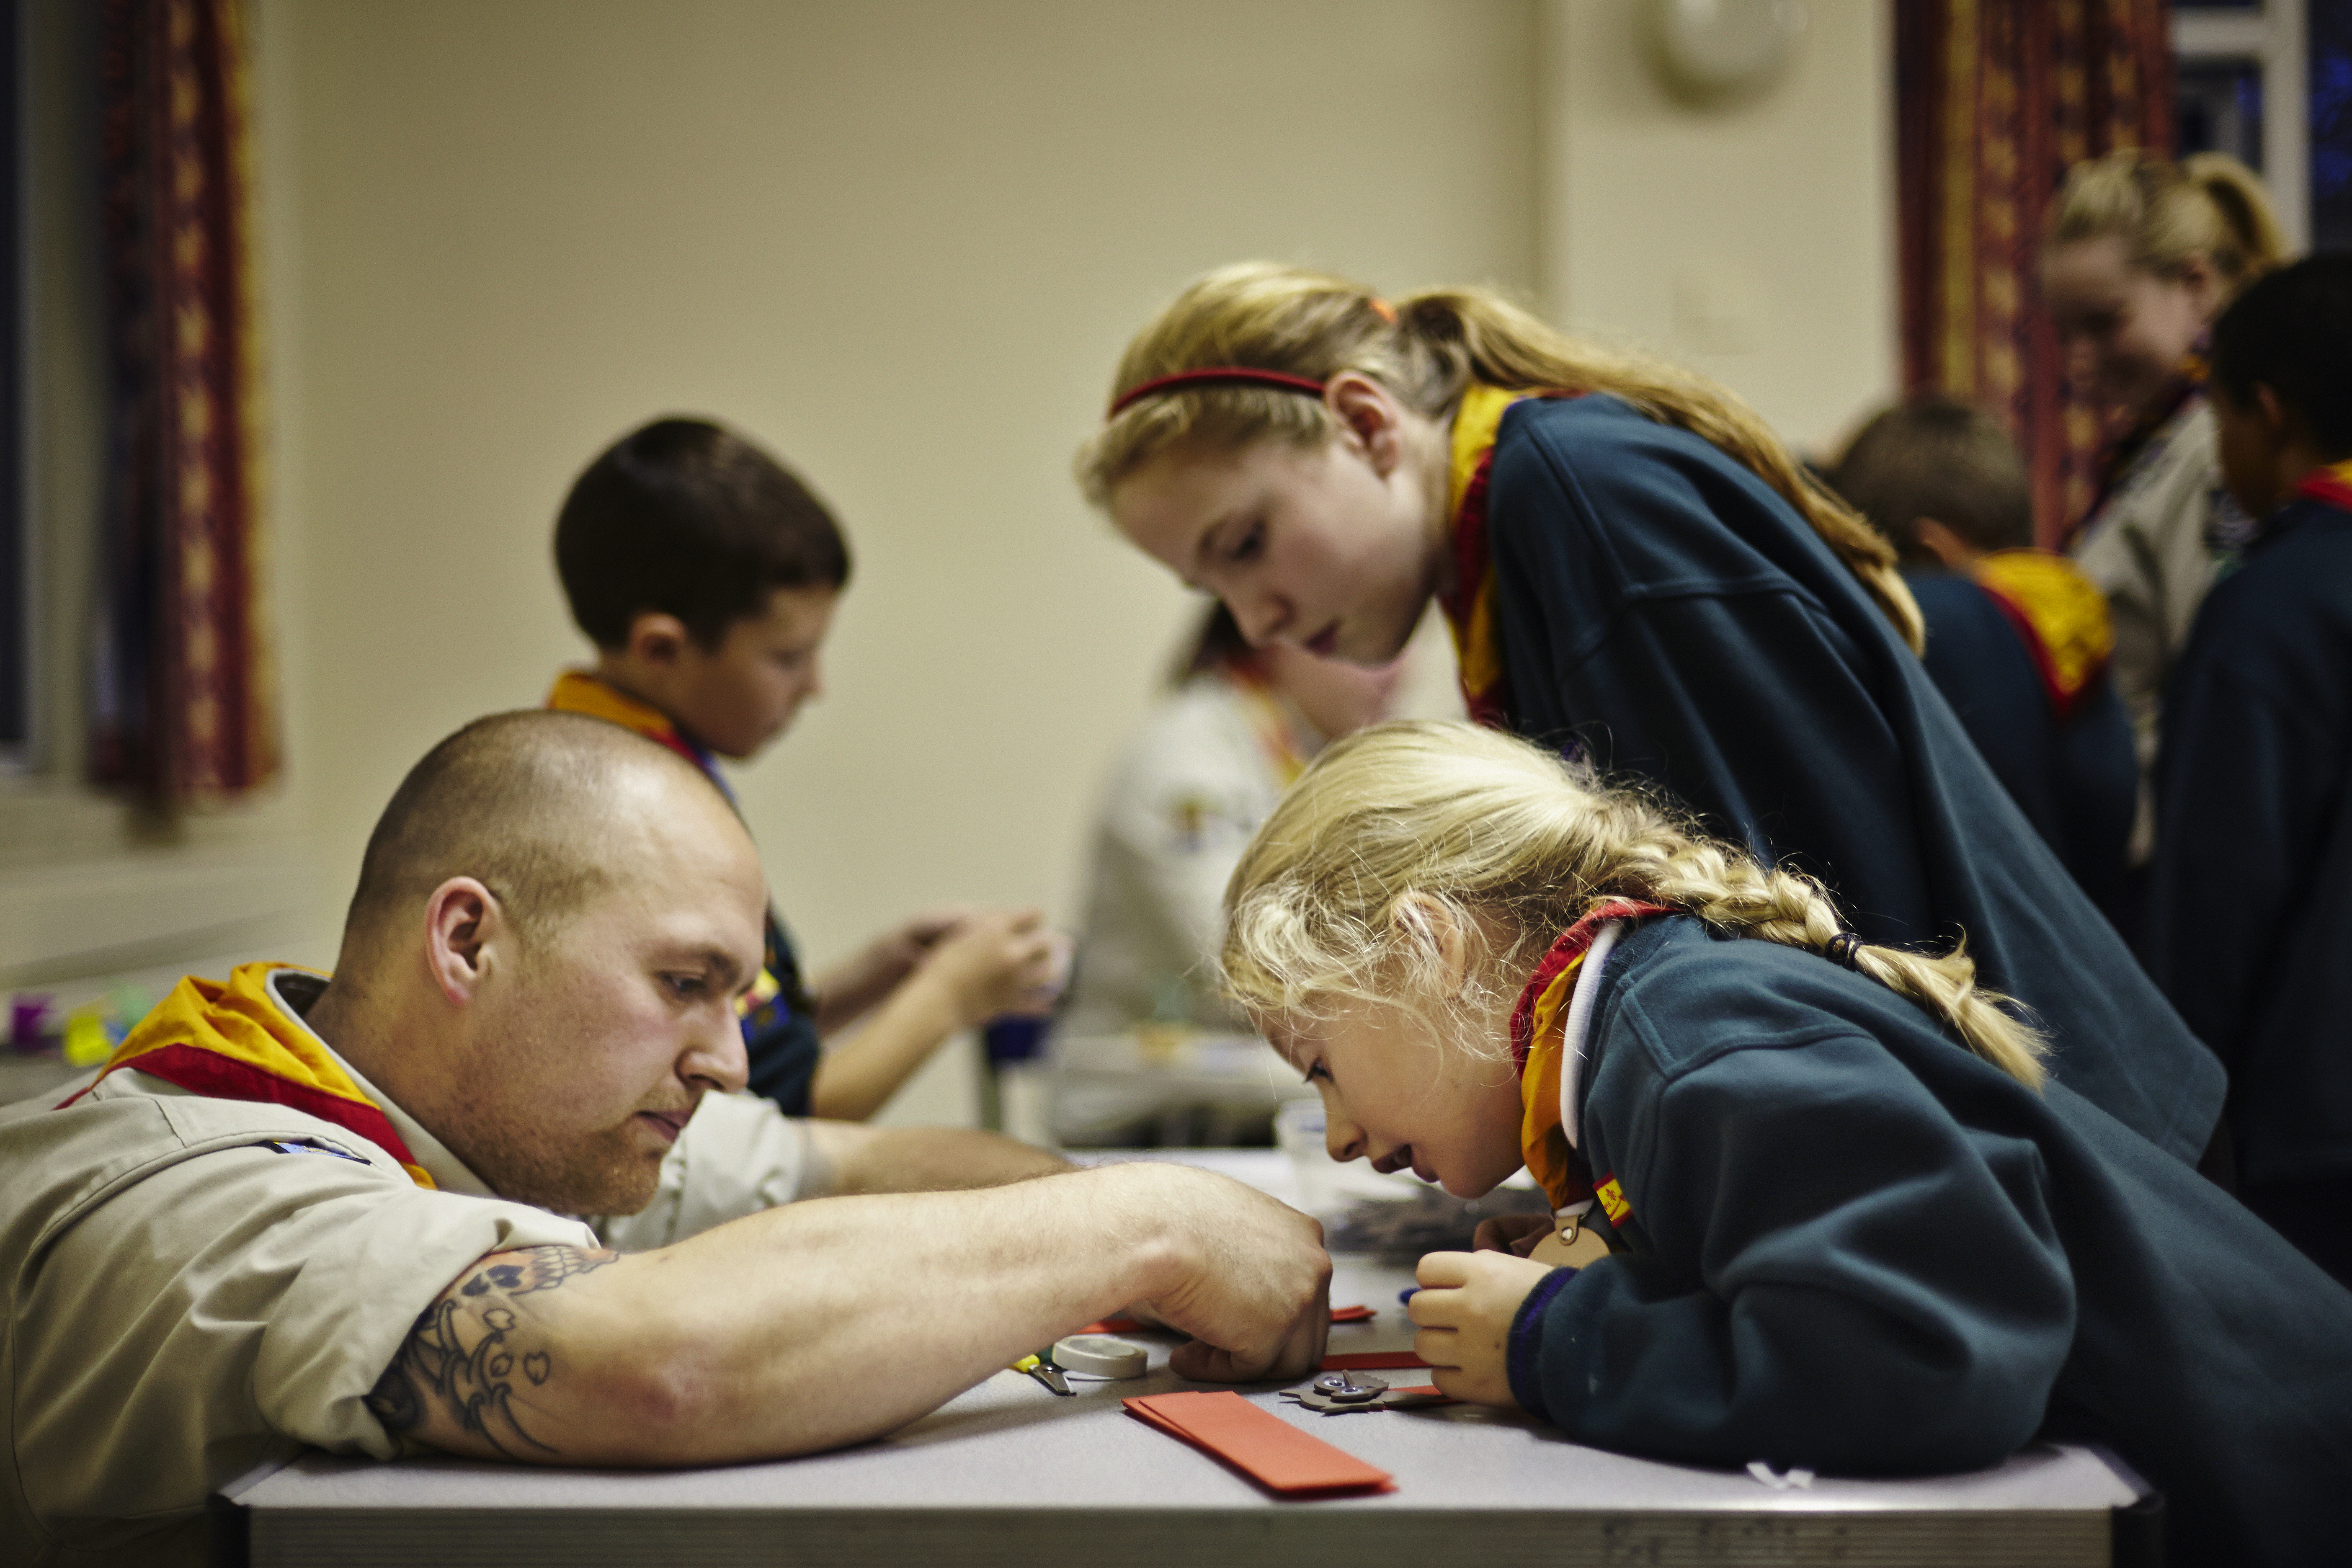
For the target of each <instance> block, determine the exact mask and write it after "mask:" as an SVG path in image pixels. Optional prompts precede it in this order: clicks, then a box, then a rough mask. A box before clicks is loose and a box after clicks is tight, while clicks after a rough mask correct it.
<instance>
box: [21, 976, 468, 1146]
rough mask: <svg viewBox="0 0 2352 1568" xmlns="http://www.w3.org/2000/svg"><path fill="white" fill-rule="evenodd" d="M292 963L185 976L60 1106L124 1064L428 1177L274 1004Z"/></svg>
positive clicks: (379, 1110) (379, 1112) (339, 1069)
mask: <svg viewBox="0 0 2352 1568" xmlns="http://www.w3.org/2000/svg"><path fill="white" fill-rule="evenodd" d="M293 967H294V965H292V964H289V963H240V964H238V965H237V966H236V968H235V969H233V970H231V971H230V972H229V976H228V981H227V983H226V984H222V983H221V982H219V981H216V980H199V979H197V978H196V977H195V976H194V975H193V974H191V975H188V976H186V977H184V979H182V980H181V982H180V983H179V984H177V985H174V986H173V987H172V994H170V995H168V996H166V997H164V998H163V1001H162V1003H160V1004H159V1005H157V1006H156V1007H155V1010H154V1011H152V1012H151V1013H149V1014H148V1015H147V1016H145V1017H144V1018H142V1019H141V1020H140V1021H139V1022H138V1024H137V1025H136V1026H133V1027H132V1029H131V1032H130V1033H129V1034H127V1035H125V1036H123V1037H122V1043H121V1045H119V1046H117V1047H114V1051H113V1053H112V1054H111V1055H110V1056H109V1057H108V1058H106V1065H105V1066H104V1067H103V1068H100V1069H99V1074H98V1077H96V1078H94V1079H91V1080H90V1081H89V1087H88V1088H85V1089H79V1090H78V1091H77V1092H76V1093H75V1094H74V1095H73V1096H72V1097H71V1098H69V1099H68V1100H64V1101H62V1102H61V1103H60V1104H59V1105H58V1110H64V1109H65V1108H66V1107H67V1106H68V1105H71V1104H72V1103H73V1102H74V1101H75V1100H79V1099H80V1098H81V1097H82V1096H83V1095H85V1094H88V1093H89V1091H90V1089H96V1088H97V1087H98V1086H99V1085H100V1084H101V1083H104V1082H105V1081H106V1079H107V1077H108V1075H109V1074H111V1073H113V1072H115V1071H116V1070H117V1069H119V1068H137V1069H138V1070H139V1071H141V1072H143V1073H146V1074H148V1075H149V1076H150V1077H152V1078H160V1079H163V1081H164V1082H166V1083H173V1084H177V1085H179V1087H181V1088H182V1089H186V1090H187V1091H188V1092H189V1093H191V1094H201V1095H205V1096H208V1097H209V1098H211V1099H214V1100H246V1101H248V1102H250V1103H254V1104H260V1105H283V1106H287V1107H289V1108H291V1109H292V1110H299V1111H303V1112H305V1113H306V1114H308V1115H311V1116H315V1117H317V1118H318V1119H319V1120H320V1121H327V1122H331V1123H333V1124H334V1125H335V1126H337V1127H340V1128H341V1129H342V1130H343V1131H346V1132H349V1133H350V1134H352V1136H353V1137H355V1138H364V1139H366V1140H367V1141H368V1142H371V1143H373V1144H374V1145H375V1146H376V1147H377V1148H379V1149H381V1150H383V1152H385V1153H387V1154H389V1155H391V1156H392V1157H393V1158H394V1159H395V1160H397V1161H399V1162H400V1168H401V1169H402V1170H404V1171H406V1172H407V1173H408V1179H409V1180H410V1181H412V1182H415V1184H417V1185H418V1186H420V1187H425V1188H427V1189H431V1188H432V1187H433V1186H434V1181H433V1177H432V1176H431V1175H430V1174H429V1173H427V1172H426V1171H425V1167H424V1166H422V1165H420V1164H418V1163H416V1156H415V1154H413V1153H411V1152H409V1148H408V1144H407V1142H405V1141H404V1140H403V1139H402V1137H401V1136H400V1134H399V1133H397V1132H395V1131H393V1127H392V1119H391V1118H390V1117H388V1116H386V1115H385V1114H384V1113H383V1107H381V1106H379V1105H377V1104H376V1102H375V1101H374V1100H370V1099H369V1098H368V1097H367V1095H366V1094H365V1093H364V1092H362V1090H361V1089H360V1086H359V1085H358V1084H356V1083H354V1082H352V1075H351V1074H350V1073H349V1072H347V1071H345V1070H344V1068H343V1066H342V1064H341V1063H340V1062H338V1061H337V1060H336V1059H335V1058H334V1057H333V1056H332V1055H331V1054H330V1053H329V1052H328V1051H327V1050H326V1048H325V1047H323V1046H321V1045H320V1042H319V1039H318V1037H316V1036H315V1035H313V1034H311V1033H310V1030H308V1029H305V1028H303V1027H301V1026H299V1025H298V1024H296V1023H295V1022H294V1021H293V1020H292V1019H290V1018H289V1017H287V1016H286V1014H285V1012H284V1011H283V1010H282V1009H281V1008H279V1006H278V1002H277V999H276V998H275V997H273V996H272V995H271V994H270V993H269V973H270V972H271V971H272V970H278V969H291V968H293Z"/></svg>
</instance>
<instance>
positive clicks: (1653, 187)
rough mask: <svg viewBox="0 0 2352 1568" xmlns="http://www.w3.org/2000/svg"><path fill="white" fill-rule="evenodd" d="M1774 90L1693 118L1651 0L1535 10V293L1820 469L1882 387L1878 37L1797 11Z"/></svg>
mask: <svg viewBox="0 0 2352 1568" xmlns="http://www.w3.org/2000/svg"><path fill="white" fill-rule="evenodd" d="M1805 9H1806V12H1807V15H1808V17H1809V26H1808V27H1807V30H1806V37H1805V38H1804V40H1803V42H1802V43H1801V46H1800V47H1799V49H1798V52H1797V55H1796V58H1795V59H1794V61H1793V62H1792V64H1791V66H1790V69H1789V71H1788V73H1787V75H1786V76H1784V77H1783V78H1782V79H1780V81H1779V83H1778V84H1777V85H1775V86H1774V87H1773V88H1771V89H1770V90H1769V91H1768V92H1766V93H1765V94H1763V95H1762V96H1761V97H1759V98H1757V99H1755V100H1752V101H1749V102H1746V103H1740V104H1734V105H1730V106H1727V107H1719V108H1697V107H1693V106H1691V105H1689V104H1687V103H1685V102H1681V101H1678V100H1676V99H1675V97H1673V96H1672V95H1670V94H1669V93H1668V92H1667V91H1666V89H1664V87H1663V86H1662V85H1661V82H1660V77H1659V74H1658V72H1657V71H1656V70H1655V69H1654V67H1653V63H1652V58H1651V54H1650V50H1651V43H1650V37H1651V35H1650V34H1649V32H1648V31H1647V29H1646V26H1645V23H1646V22H1647V20H1648V14H1649V13H1650V12H1651V10H1652V6H1651V5H1650V4H1649V0H1542V5H1541V35H1542V41H1541V45H1540V49H1541V55H1540V58H1541V62H1542V63H1541V67H1540V69H1539V80H1540V88H1539V93H1540V99H1539V102H1540V108H1539V111H1538V112H1539V116H1540V120H1541V127H1540V131H1539V132H1538V134H1539V138H1540V141H1539V145H1540V148H1541V173H1540V175H1539V183H1540V188H1541V199H1542V212H1541V215H1540V217H1539V219H1538V241H1537V244H1538V252H1539V262H1538V270H1539V272H1540V275H1541V285H1540V286H1541V289H1542V293H1543V297H1544V300H1545V302H1546V304H1547V306H1548V307H1549V311H1550V313H1551V314H1552V316H1553V318H1554V319H1555V320H1557V321H1559V322H1560V323H1561V324H1562V325H1564V326H1569V327H1571V328H1574V329H1576V330H1579V331H1589V332H1592V333H1594V334H1596V335H1601V336H1605V337H1608V338H1612V339H1614V340H1617V341H1625V342H1635V343H1639V344H1642V345H1643V346H1646V347H1648V348H1651V349H1654V350H1655V351H1657V352H1660V353H1664V354H1666V355H1668V356H1669V357H1671V358H1674V359H1676V360H1679V361H1681V362H1682V363H1685V364H1688V365H1690V366H1692V367H1693V368H1695V369H1698V370H1702V371H1705V372H1706V374H1710V375H1712V376H1714V377H1716V378H1717V379H1718V380H1720V381H1722V382H1724V383H1725V384H1727V385H1729V386H1730V387H1731V388H1732V389H1733V390H1734V391H1736V392H1738V393H1739V394H1740V395H1742V396H1744V397H1746V398H1747V399H1748V402H1750V403H1752V404H1753V405H1755V406H1756V407H1757V409H1758V411H1759V412H1760V413H1761V414H1762V415H1763V416H1764V417H1765V418H1766V419H1767V420H1769V422H1770V423H1771V424H1772V425H1773V426H1774V427H1775V428H1777V429H1778V430H1780V433H1781V435H1782V436H1783V437H1786V438H1788V439H1789V440H1790V441H1791V442H1793V443H1795V444H1797V445H1799V446H1800V447H1806V448H1811V449H1818V448H1819V447H1822V446H1823V445H1825V444H1827V443H1829V442H1830V441H1832V439H1833V438H1835V437H1838V436H1839V435H1840V434H1841V433H1842V432H1843V431H1844V430H1845V429H1846V428H1847V427H1848V426H1850V425H1851V424H1853V422H1855V421H1856V420H1857V419H1858V417H1859V416H1861V415H1863V414H1864V413H1865V412H1867V411H1868V410H1869V409H1870V408H1871V406H1872V405H1875V404H1877V403H1879V402H1882V401H1884V400H1885V399H1886V398H1889V397H1891V396H1892V395H1894V392H1895V385H1896V377H1897V366H1896V358H1897V338H1896V316H1895V311H1896V305H1895V173H1894V168H1895V163H1894V160H1895V131H1894V107H1893V89H1894V82H1893V58H1894V40H1893V37H1892V33H1891V28H1892V26H1893V17H1892V15H1891V11H1890V8H1889V7H1888V6H1887V5H1886V4H1885V0H1811V3H1810V4H1809V5H1807V6H1806V7H1805Z"/></svg>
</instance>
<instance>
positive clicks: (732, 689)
mask: <svg viewBox="0 0 2352 1568" xmlns="http://www.w3.org/2000/svg"><path fill="white" fill-rule="evenodd" d="M555 562H556V570H557V572H558V574H560V575H561V576H562V581H563V591H564V595H565V596H566V598H567V599H568V600H569V601H570V603H571V606H572V619H573V620H574V621H576V622H577V623H578V624H579V626H580V629H581V630H582V631H583V632H585V633H586V634H587V635H588V637H589V640H590V641H592V642H593V643H594V644H595V647H596V658H595V663H594V664H593V666H592V667H591V668H587V669H574V670H567V671H565V672H564V673H563V674H562V676H561V677H559V678H558V679H557V680H556V683H555V687H554V689H553V690H552V691H551V692H550V693H549V694H548V699H547V703H548V706H549V707H551V708H555V709H560V710H566V711H570V712H575V713H586V714H591V715H593V716H594V717H597V718H601V719H607V720H610V721H613V722H614V723H617V724H622V725H625V726H626V727H627V728H629V729H631V730H634V731H636V732H637V733H639V734H641V735H645V736H647V737H649V738H650V739H653V740H655V741H658V742H661V743H662V744H663V745H665V746H667V747H669V748H670V749H671V750H672V751H675V752H677V753H679V754H680V755H681V756H684V757H686V758H687V759H688V760H689V761H690V762H692V763H694V764H695V765H696V766H697V767H699V768H700V769H702V771H703V772H704V773H708V774H709V776H710V778H711V779H712V781H713V782H714V783H717V784H719V788H720V789H721V790H722V791H727V793H728V795H729V798H730V799H732V798H733V792H732V791H731V790H729V789H728V785H727V783H726V780H725V778H724V776H723V775H722V774H721V773H720V772H719V763H718V759H719V757H727V758H730V759H732V760H741V759H744V758H748V757H751V756H753V755H756V754H757V753H758V752H761V750H763V749H764V748H766V747H767V746H768V744H769V743H770V742H773V741H774V740H775V739H776V738H777V737H778V736H780V735H782V733H783V732H784V731H785V730H786V729H787V728H788V727H790V725H791V723H792V721H793V716H794V715H795V714H797V713H798V712H799V710H800V708H801V706H802V704H803V703H805V702H807V701H809V700H812V699H813V698H814V697H816V696H817V695H819V693H820V692H821V690H822V689H823V688H822V682H821V679H820V676H819V668H818V655H819V651H820V649H821V648H822V647H823V645H824V637H825V634H826V632H827V631H828V630H829V629H830V628H831V626H832V623H833V614H834V608H835V604H836V603H837V602H838V600H839V598H840V596H841V593H842V590H843V589H844V588H845V587H846V586H847V585H848V582H849V569H850V561H849V546H848V544H847V542H845V540H844V539H843V537H842V534H841V529H840V526H839V525H838V524H837V523H835V521H834V519H833V516H832V514H831V513H830V512H828V511H827V510H826V509H825V507H824V503H823V502H821V501H819V500H817V499H816V497H815V496H814V495H813V494H811V493H810V491H809V489H808V487H807V486H805V485H803V483H802V482H801V481H800V479H798V478H797V477H795V476H794V475H793V473H792V472H791V470H789V469H787V468H784V466H783V465H782V464H781V463H779V462H777V461H776V460H775V459H774V458H772V457H770V456H769V455H768V454H767V453H765V452H763V451H761V449H760V448H759V447H755V446H753V445H752V444H751V442H749V441H747V440H745V439H743V437H740V436H738V435H736V434H734V433H733V432H732V431H730V430H727V429H725V428H723V427H721V426H718V425H715V424H713V423H711V422H709V421H708V420H702V419H683V418H667V419H657V420H656V421H654V422H653V423H651V424H649V425H646V426H643V427H642V428H640V429H638V430H635V431H633V432H631V433H630V434H629V435H627V436H625V437H622V438H621V439H620V440H619V441H617V442H615V443H614V444H613V446H611V447H608V448H606V449H605V451H604V453H603V454H602V455H601V456H599V457H598V458H596V460H595V461H594V462H593V463H591V464H590V465H589V466H588V468H587V469H586V470H585V471H584V472H583V473H582V474H581V476H580V477H579V479H577V480H575V481H573V483H572V490H571V493H570V494H569V495H568V496H567V497H566V498H565V499H564V502H563V510H562V512H561V513H560V514H559V515H558V517H557V519H556V524H555ZM767 942H768V954H767V966H766V969H765V971H764V972H763V973H761V977H760V981H759V984H757V986H755V987H754V989H753V990H752V992H751V994H750V995H749V996H748V997H747V998H746V1001H745V1005H744V1006H743V1008H742V1020H743V1039H744V1046H745V1048H746V1049H747V1050H748V1052H749V1053H750V1056H751V1089H752V1090H753V1091H754V1092H756V1093H758V1094H761V1095H763V1096H765V1097H766V1098H768V1099H769V1100H773V1101H774V1102H775V1103H776V1105H777V1106H778V1107H779V1108H781V1109H782V1110H783V1111H784V1112H785V1114H787V1115H791V1116H819V1117H827V1118H833V1119H837V1120H843V1121H862V1120H863V1119H865V1118H866V1117H867V1116H869V1115H871V1114H872V1113H873V1112H874V1111H875V1110H878V1109H880V1107H881V1106H882V1104H883V1102H884V1101H886V1100H888V1099H889V1098H890V1096H891V1094H892V1093H893V1092H894V1091H895V1090H896V1089H898V1086H899V1085H900V1084H902V1083H903V1082H905V1081H906V1079H907V1078H908V1076H909V1075H910V1074H912V1073H913V1072H914V1070H915V1069H916V1068H918V1067H919V1066H921V1065H922V1063H923V1061H924V1060H925V1059H926V1058H929V1055H930V1054H931V1052H932V1051H934V1050H936V1049H937V1048H938V1047H940V1044H941V1043H942V1042H943V1041H945V1040H946V1039H947V1038H948V1037H950V1035H952V1034H954V1033H956V1032H957V1031H958V1030H960V1029H965V1028H970V1027H972V1026H977V1025H979V1024H981V1023H982V1022H985V1021H986V1020H988V1019H990V1018H992V1017H995V1016H1000V1015H1003V1014H1006V1013H1020V1012H1036V1011H1040V1010H1042V1009H1043V1008H1045V1007H1046V1006H1048V1005H1050V1004H1051V1002H1052V999H1053V996H1054V994H1055V991H1056V990H1057V989H1058V976H1059V973H1060V972H1061V970H1062V969H1063V967H1064V965H1065V963H1066V956H1067V947H1066V942H1065V941H1064V939H1063V938H1062V937H1061V936H1060V935H1059V934H1058V933H1056V932H1055V931H1050V930H1048V929H1047V928H1046V926H1045V917H1044V916H1043V914H1042V913H1041V912H1040V911H1038V910H940V911H935V912H930V913H925V914H919V915H917V916H916V917H914V918H913V919H911V920H909V921H907V922H906V923H905V924H904V925H902V926H900V927H899V928H898V930H896V931H888V932H886V933H884V934H883V935H882V936H880V937H879V938H877V939H876V940H875V941H874V942H871V943H869V944H868V945H867V946H866V949H865V951H864V952H860V953H859V954H858V955H857V956H856V957H855V958H852V959H850V960H849V961H848V962H847V963H844V964H841V965H840V966H838V967H836V968H835V969H833V970H831V971H829V972H828V973H824V974H822V975H819V976H817V977H816V978H815V980H814V983H813V984H808V983H804V982H803V978H802V974H801V969H800V961H799V957H798V955H797V954H796V953H795V952H794V951H793V943H792V941H791V938H790V937H789V936H788V935H787V934H786V932H785V930H784V927H783V924H782V921H780V920H779V919H778V918H777V916H776V914H775V912H774V910H773V909H772V908H771V910H770V911H769V916H768V928H767ZM860 1020H864V1026H863V1027H862V1028H860V1029H858V1031H857V1032H856V1035H855V1036H854V1037H852V1038H851V1039H850V1040H848V1041H847V1042H846V1043H845V1044H844V1045H843V1046H841V1047H839V1048H837V1049H835V1050H833V1051H832V1052H830V1053H829V1054H828V1053H827V1051H826V1050H825V1048H824V1040H825V1039H826V1038H828V1037H832V1036H835V1035H836V1034H838V1033H840V1032H841V1031H843V1030H845V1029H846V1028H848V1027H849V1026H851V1025H853V1024H856V1023H858V1022H859V1021H860Z"/></svg>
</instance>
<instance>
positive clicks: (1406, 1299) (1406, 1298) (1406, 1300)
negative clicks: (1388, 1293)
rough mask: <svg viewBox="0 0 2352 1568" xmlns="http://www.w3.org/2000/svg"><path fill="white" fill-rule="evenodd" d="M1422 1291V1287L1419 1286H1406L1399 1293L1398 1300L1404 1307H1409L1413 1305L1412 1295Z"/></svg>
mask: <svg viewBox="0 0 2352 1568" xmlns="http://www.w3.org/2000/svg"><path fill="white" fill-rule="evenodd" d="M1418 1289H1421V1287H1420V1286H1418V1285H1408V1286H1406V1287H1405V1288H1404V1289H1402V1290H1400V1291H1398V1292H1397V1300H1398V1301H1399V1302H1400V1303H1401V1304H1402V1305H1404V1306H1408V1307H1409V1306H1411V1305H1412V1293H1413V1292H1414V1291H1415V1290H1418Z"/></svg>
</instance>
